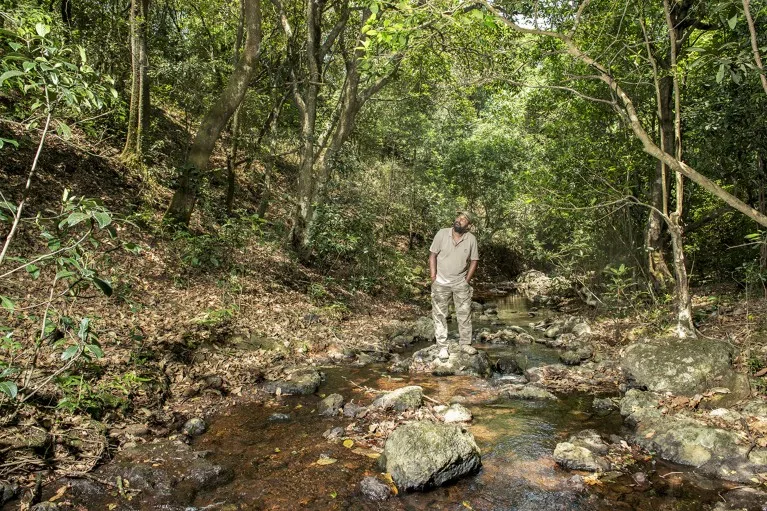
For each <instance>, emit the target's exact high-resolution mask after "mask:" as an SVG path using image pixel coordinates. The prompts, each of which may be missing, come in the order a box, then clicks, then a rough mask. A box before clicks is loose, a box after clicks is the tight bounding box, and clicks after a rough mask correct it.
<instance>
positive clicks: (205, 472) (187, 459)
mask: <svg viewBox="0 0 767 511" xmlns="http://www.w3.org/2000/svg"><path fill="white" fill-rule="evenodd" d="M96 476H97V477H100V478H104V479H107V480H115V478H116V477H117V476H120V477H122V478H123V480H128V481H130V486H131V488H134V489H137V490H142V491H144V492H146V493H147V494H149V495H151V498H152V500H153V504H154V505H155V506H158V505H159V504H170V503H172V504H174V505H190V504H191V503H192V502H193V501H194V498H195V496H196V495H197V493H198V492H200V491H209V490H213V489H215V488H218V487H221V486H223V485H225V484H228V483H229V482H231V481H232V479H234V472H233V471H232V470H231V469H230V468H227V467H224V466H222V465H216V464H215V463H212V462H210V461H208V460H207V459H205V456H202V455H201V453H199V452H196V451H194V450H193V449H192V448H191V447H190V446H188V445H186V444H184V443H182V442H175V441H171V440H161V441H159V442H154V443H146V444H141V445H137V446H135V447H131V448H128V449H125V450H123V451H120V452H119V453H118V454H117V455H116V457H115V459H114V460H113V461H112V462H110V463H109V464H107V465H104V466H103V467H101V468H100V469H98V470H97V472H96ZM142 495H143V494H142Z"/></svg>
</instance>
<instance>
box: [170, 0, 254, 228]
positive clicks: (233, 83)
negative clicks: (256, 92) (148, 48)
mask: <svg viewBox="0 0 767 511" xmlns="http://www.w3.org/2000/svg"><path fill="white" fill-rule="evenodd" d="M244 6H245V24H246V27H247V39H246V41H245V47H244V49H243V52H242V56H241V57H240V59H239V60H238V61H237V65H236V66H235V68H234V71H233V72H232V76H231V77H230V78H229V83H227V85H226V87H225V88H224V90H223V91H222V92H221V96H220V97H219V98H218V100H217V101H216V102H215V103H213V105H212V106H211V108H210V110H209V111H208V113H207V114H206V115H205V117H204V118H203V120H202V123H201V124H200V128H199V129H198V131H197V135H195V137H194V141H193V142H192V146H191V147H190V149H189V155H188V156H187V161H186V163H185V164H184V167H183V168H182V169H181V179H180V182H179V186H178V188H177V189H176V192H175V193H174V194H173V199H172V200H171V203H170V206H168V210H167V211H166V212H165V218H166V220H167V221H169V222H172V223H177V224H180V225H188V224H189V220H190V218H191V217H192V212H194V207H195V205H196V203H197V193H198V184H199V176H200V174H202V173H204V172H205V171H206V170H207V169H208V162H209V161H210V155H211V154H212V153H213V148H214V147H215V145H216V141H217V140H218V137H219V135H221V131H222V130H223V129H224V127H225V126H226V124H227V123H228V122H229V119H231V117H232V115H233V114H234V112H235V110H237V108H238V107H239V106H240V104H241V103H242V100H243V99H244V98H245V93H246V92H247V90H248V85H249V84H250V80H251V79H252V77H253V73H254V71H255V66H256V62H257V57H258V52H259V48H260V46H261V4H260V0H244Z"/></svg>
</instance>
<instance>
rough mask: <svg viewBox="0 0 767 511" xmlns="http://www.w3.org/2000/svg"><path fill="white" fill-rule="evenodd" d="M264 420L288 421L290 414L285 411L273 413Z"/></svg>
mask: <svg viewBox="0 0 767 511" xmlns="http://www.w3.org/2000/svg"><path fill="white" fill-rule="evenodd" d="M266 420H268V421H269V422H289V421H290V415H288V414H287V413H273V414H271V415H270V416H269V418H268V419H266Z"/></svg>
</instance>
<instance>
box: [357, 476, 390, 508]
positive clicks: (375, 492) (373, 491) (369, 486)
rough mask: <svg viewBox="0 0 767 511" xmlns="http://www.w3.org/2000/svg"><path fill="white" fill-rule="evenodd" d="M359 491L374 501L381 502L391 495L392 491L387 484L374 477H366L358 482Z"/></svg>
mask: <svg viewBox="0 0 767 511" xmlns="http://www.w3.org/2000/svg"><path fill="white" fill-rule="evenodd" d="M360 491H361V492H362V494H363V495H364V496H365V497H367V498H368V499H370V500H372V501H374V502H383V501H384V500H386V499H388V498H389V497H391V494H392V491H391V488H390V487H389V485H388V484H386V483H384V482H382V481H379V480H378V479H377V478H375V477H366V478H365V479H363V480H362V482H361V483H360Z"/></svg>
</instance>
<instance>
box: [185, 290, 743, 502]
mask: <svg viewBox="0 0 767 511" xmlns="http://www.w3.org/2000/svg"><path fill="white" fill-rule="evenodd" d="M488 301H491V302H493V303H494V304H495V305H497V307H498V321H500V322H503V323H504V324H505V325H519V326H523V327H526V328H527V327H528V325H529V322H530V321H531V318H530V316H529V315H528V310H527V305H526V303H525V302H524V301H523V300H521V299H519V298H518V297H516V296H507V297H502V298H494V297H489V298H488ZM476 326H477V327H479V328H481V327H488V326H490V325H489V323H487V324H482V323H479V324H477V325H476ZM452 328H453V329H454V325H453V326H452ZM478 348H480V349H486V350H487V351H488V355H489V356H490V358H491V360H492V359H497V358H498V357H499V356H508V355H515V356H517V357H518V359H519V358H520V357H521V358H522V359H523V360H524V361H525V364H527V365H528V367H531V366H536V365H542V364H549V363H554V362H557V361H558V353H557V351H556V350H553V349H550V348H546V347H543V346H542V345H540V344H533V345H529V346H512V347H508V346H492V345H486V346H485V345H481V346H478ZM520 351H521V353H520ZM324 372H325V374H326V381H325V382H324V383H323V385H322V387H321V388H320V391H319V392H320V394H321V395H326V394H330V393H334V392H337V393H340V394H342V395H343V396H344V398H345V399H346V400H347V401H349V400H355V402H359V403H361V404H369V403H370V401H371V399H372V396H371V394H369V393H367V392H366V390H365V388H366V387H367V388H373V389H380V390H391V389H395V388H398V387H402V386H405V385H421V386H422V387H423V388H424V393H425V395H427V396H429V397H430V398H432V399H434V400H438V401H441V402H449V401H450V400H451V399H452V398H454V397H455V396H464V397H466V398H467V403H468V404H467V406H468V408H469V409H470V410H471V411H472V413H473V414H474V420H473V421H472V422H471V423H470V425H469V426H468V429H469V430H470V431H471V432H472V433H473V434H474V436H475V438H476V441H477V443H478V445H479V447H480V449H481V451H482V470H481V471H480V472H479V473H478V474H477V475H474V476H471V477H467V478H464V479H462V480H459V481H457V482H455V483H454V484H451V485H449V486H447V487H442V488H438V489H435V490H432V491H429V492H425V493H410V494H406V495H399V496H398V497H395V498H393V499H389V500H388V501H386V502H383V503H374V502H371V501H369V500H367V499H366V498H365V497H364V496H363V495H362V494H361V493H360V491H359V482H360V481H361V480H362V478H363V477H364V476H366V475H375V474H377V473H380V469H379V468H378V467H377V466H376V465H377V464H376V460H374V459H371V458H370V457H367V456H366V455H365V454H364V452H361V451H359V450H358V452H354V451H355V449H349V448H346V447H344V446H343V445H342V444H341V443H340V442H339V443H333V442H328V441H326V440H325V439H324V438H323V436H322V433H323V432H324V431H326V430H327V429H329V428H331V427H335V426H341V427H344V428H347V427H349V428H353V427H354V426H353V424H352V423H353V422H354V419H349V418H341V417H336V418H332V419H331V418H321V417H318V416H317V414H316V413H315V409H316V406H317V404H318V402H319V400H320V397H318V396H307V397H292V396H283V397H281V398H279V399H278V400H277V401H275V402H273V403H271V404H268V405H266V406H264V405H256V404H254V405H248V406H242V407H240V408H237V409H233V410H231V411H230V412H228V413H226V414H224V415H221V416H218V417H215V418H213V419H212V420H211V423H210V429H209V430H208V432H207V433H205V434H204V435H202V436H201V437H199V438H198V439H196V440H195V444H194V446H193V447H194V448H195V449H197V450H206V451H210V455H209V456H210V459H211V461H214V462H215V463H219V464H222V465H225V466H227V467H230V468H232V469H233V471H234V473H235V474H236V475H235V479H234V481H233V482H232V483H231V484H229V485H227V486H224V487H222V488H219V489H217V490H215V491H213V492H209V493H205V492H201V493H200V494H199V495H198V497H197V499H196V501H195V504H196V506H198V508H205V507H206V506H209V507H208V509H286V510H287V509H310V510H326V509H339V510H340V509H344V510H357V509H360V510H373V509H387V510H389V509H391V510H429V509H444V510H467V509H469V510H471V509H473V510H487V511H491V510H493V511H501V510H504V511H505V510H541V511H543V510H611V511H613V510H616V509H636V510H700V509H710V508H711V507H712V506H713V504H714V503H716V502H717V501H719V500H720V498H721V497H720V496H719V494H720V493H721V492H723V491H725V490H726V489H727V488H728V487H731V486H732V485H730V486H727V485H726V483H723V482H720V481H713V480H708V479H705V478H702V477H699V476H697V475H696V474H695V473H694V471H693V470H692V469H690V468H689V467H679V466H674V465H670V464H666V463H662V462H660V461H658V462H641V463H637V464H635V465H633V466H631V467H630V468H628V469H627V471H626V473H624V474H620V473H615V474H609V475H608V476H607V477H602V478H601V480H600V482H598V483H596V484H586V485H585V490H584V489H583V487H584V485H583V484H582V483H580V484H574V483H573V481H572V480H571V478H572V477H573V475H574V473H573V472H570V471H566V470H562V469H561V468H559V467H558V466H557V465H556V464H555V463H554V461H553V459H552V452H553V450H554V447H555V446H556V444H557V443H558V442H560V441H563V440H565V439H567V437H568V436H569V435H570V434H573V433H576V432H578V431H580V430H582V429H586V428H593V429H596V430H598V431H599V432H600V433H602V434H603V435H604V436H605V437H607V436H609V435H615V434H617V435H620V434H621V432H622V428H623V427H624V426H623V423H622V419H621V417H620V414H619V413H618V412H617V411H614V412H610V413H606V414H605V413H602V414H599V413H596V412H595V411H594V410H593V409H592V406H591V403H592V399H593V397H592V396H589V395H585V394H571V395H564V396H562V395H560V396H559V397H560V399H559V400H558V401H524V400H508V399H504V400H495V401H489V402H488V400H485V399H483V394H484V393H487V395H488V396H490V395H492V393H491V392H490V389H491V387H492V385H493V384H494V382H493V381H492V379H491V380H483V379H480V378H474V377H435V376H431V375H407V374H406V375H401V374H397V375H392V374H390V373H388V371H387V364H373V365H369V366H366V367H361V368H349V367H343V368H339V367H332V368H325V369H324ZM470 403H480V404H470ZM275 413H282V414H287V415H289V419H287V420H285V421H274V420H273V414H275ZM324 456H327V457H331V458H334V459H337V460H338V461H337V462H336V463H333V464H329V465H317V464H316V463H315V462H316V461H317V460H318V459H320V458H321V457H324ZM639 472H641V473H642V475H644V476H646V482H643V484H639V483H637V482H636V480H635V479H634V477H633V476H632V474H636V473H639ZM582 475H584V476H586V475H587V474H585V473H583V474H582ZM641 477H642V476H638V477H637V478H636V479H638V480H640V481H642V478H641ZM578 486H580V487H581V488H580V489H579V488H578Z"/></svg>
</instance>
